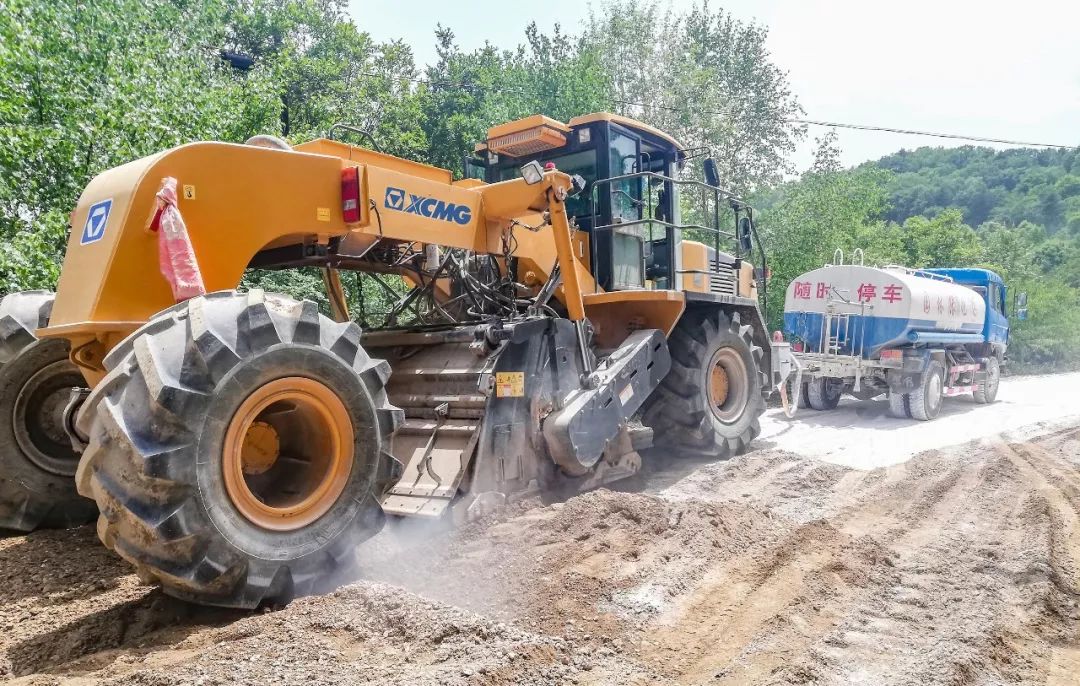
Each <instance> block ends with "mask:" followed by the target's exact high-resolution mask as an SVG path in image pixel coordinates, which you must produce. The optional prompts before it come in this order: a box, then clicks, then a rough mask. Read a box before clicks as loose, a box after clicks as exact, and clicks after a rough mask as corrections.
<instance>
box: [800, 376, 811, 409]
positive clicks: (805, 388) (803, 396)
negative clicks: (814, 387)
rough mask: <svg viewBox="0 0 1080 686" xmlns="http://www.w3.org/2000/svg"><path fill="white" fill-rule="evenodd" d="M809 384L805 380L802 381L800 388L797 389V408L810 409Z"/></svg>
mask: <svg viewBox="0 0 1080 686" xmlns="http://www.w3.org/2000/svg"><path fill="white" fill-rule="evenodd" d="M809 386H810V384H809V383H807V382H805V381H804V382H803V383H802V388H801V389H799V409H800V410H807V409H810V388H809Z"/></svg>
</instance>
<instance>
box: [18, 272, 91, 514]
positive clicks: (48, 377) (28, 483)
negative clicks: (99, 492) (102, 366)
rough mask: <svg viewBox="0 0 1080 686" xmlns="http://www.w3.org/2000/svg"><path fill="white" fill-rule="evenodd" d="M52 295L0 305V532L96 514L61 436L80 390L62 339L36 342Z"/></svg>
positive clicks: (31, 294) (32, 294)
mask: <svg viewBox="0 0 1080 686" xmlns="http://www.w3.org/2000/svg"><path fill="white" fill-rule="evenodd" d="M54 299H55V296H54V295H53V294H52V293H51V292H49V291H26V292H22V293H12V294H10V295H7V296H5V297H4V299H3V300H2V301H0V365H2V366H0V528H3V529H9V530H13V531H22V532H26V531H33V530H35V529H41V528H68V527H73V526H79V525H81V524H85V523H86V522H89V521H91V520H92V519H93V518H94V516H95V515H96V514H97V507H95V505H94V502H93V501H92V500H87V499H86V498H83V497H81V496H79V494H78V493H76V492H75V478H74V477H75V468H76V466H77V465H78V462H79V456H78V454H76V452H75V450H74V449H73V448H72V445H71V441H70V440H69V439H68V437H67V433H66V432H65V430H64V412H63V411H64V407H65V406H66V404H67V401H68V399H69V398H70V395H71V389H72V388H73V387H76V386H79V387H81V386H85V384H86V381H85V380H84V379H83V376H82V374H81V373H79V370H78V369H77V368H76V367H75V365H73V364H72V363H71V362H70V361H69V360H68V352H69V347H68V343H67V341H64V340H60V339H43V340H39V339H38V338H37V336H36V335H35V334H34V332H35V331H36V330H37V329H38V328H40V327H43V326H46V325H47V324H48V322H49V317H50V315H51V314H52V306H53V300H54Z"/></svg>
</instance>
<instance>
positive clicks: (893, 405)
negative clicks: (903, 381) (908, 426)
mask: <svg viewBox="0 0 1080 686" xmlns="http://www.w3.org/2000/svg"><path fill="white" fill-rule="evenodd" d="M889 414H891V415H892V416H893V417H896V418H897V419H911V411H910V410H909V409H908V394H907V393H897V392H896V391H892V390H890V391H889Z"/></svg>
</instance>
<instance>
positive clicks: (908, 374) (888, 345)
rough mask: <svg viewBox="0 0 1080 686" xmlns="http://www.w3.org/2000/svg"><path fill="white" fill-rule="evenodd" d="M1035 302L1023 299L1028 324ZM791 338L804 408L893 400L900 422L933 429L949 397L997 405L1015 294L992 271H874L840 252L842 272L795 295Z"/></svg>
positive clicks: (836, 267) (788, 304) (805, 281)
mask: <svg viewBox="0 0 1080 686" xmlns="http://www.w3.org/2000/svg"><path fill="white" fill-rule="evenodd" d="M859 255H860V253H859V251H856V259H858V261H860V262H861V259H860V257H859ZM1026 300H1027V298H1026V296H1025V295H1023V294H1021V295H1020V296H1018V297H1017V311H1016V315H1017V318H1019V319H1024V318H1025V317H1026V314H1027V312H1026V309H1024V308H1025V306H1026ZM784 330H785V334H786V336H787V337H788V339H789V340H790V341H791V342H792V347H793V349H794V350H795V351H796V352H795V355H794V356H795V359H796V360H797V361H798V362H799V364H800V365H801V367H802V376H801V381H799V382H797V384H798V385H797V387H796V389H795V393H796V395H797V399H796V400H795V402H796V404H797V405H798V406H799V407H809V408H813V409H815V410H829V409H832V408H834V407H836V406H837V403H839V401H840V398H841V396H843V395H845V394H847V395H851V396H854V397H856V398H859V399H861V400H867V399H870V398H875V397H878V396H880V395H883V394H887V395H888V399H889V410H890V413H891V414H892V415H893V416H895V417H908V418H911V419H918V420H923V421H925V420H930V419H933V418H934V417H936V416H937V415H938V413H939V412H940V411H941V405H942V400H943V398H945V397H947V396H955V395H963V394H971V395H972V397H973V398H974V400H975V402H977V403H991V402H993V401H994V399H995V398H996V396H997V391H998V382H999V379H1000V375H1001V370H1002V367H1003V366H1004V365H1005V360H1006V357H1005V352H1006V348H1007V345H1008V341H1009V320H1008V318H1007V315H1006V287H1005V283H1004V281H1002V279H1001V277H1000V276H998V275H997V274H995V273H994V272H992V271H990V270H987V269H974V268H957V269H909V268H907V267H900V266H885V267H868V266H864V265H863V264H854V263H851V264H844V263H843V254H842V253H840V252H839V251H837V256H836V258H835V259H834V263H833V264H827V265H825V266H824V267H822V268H820V269H815V270H813V271H809V272H806V273H805V274H802V275H801V276H799V277H797V278H796V279H794V280H793V281H792V282H791V284H790V285H789V286H788V289H787V294H786V297H785V300H784Z"/></svg>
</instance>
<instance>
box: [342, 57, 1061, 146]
mask: <svg viewBox="0 0 1080 686" xmlns="http://www.w3.org/2000/svg"><path fill="white" fill-rule="evenodd" d="M362 74H363V75H364V76H368V77H371V78H389V79H399V80H404V81H411V82H412V83H417V84H425V85H428V86H440V87H450V88H458V89H461V90H465V91H474V92H489V93H517V94H519V95H530V94H531V93H530V92H529V91H528V90H526V89H524V88H515V87H513V86H484V85H481V84H475V83H466V82H454V81H435V80H431V79H423V78H418V77H414V76H391V75H389V74H373V73H367V72H363V73H362ZM613 102H614V103H615V104H617V105H623V106H626V107H641V108H643V109H654V110H665V111H668V112H675V113H680V114H695V113H696V114H709V115H713V116H720V117H728V116H731V115H732V112H730V111H729V112H724V111H719V110H704V109H691V108H683V107H672V106H670V105H655V104H650V103H644V102H634V101H633V100H621V99H618V98H615V99H613ZM784 121H785V122H787V123H789V124H804V125H807V126H823V127H826V128H836V129H852V130H855V131H877V132H882V133H896V134H902V135H906V136H929V137H932V138H948V139H951V140H961V141H973V142H977V143H999V144H1002V145H1017V146H1023V147H1029V148H1060V149H1062V150H1069V149H1072V148H1076V147H1080V145H1064V144H1062V143H1036V142H1033V141H1019V140H1012V139H1009V138H992V137H989V136H976V135H968V134H961V133H943V132H940V131H922V130H919V129H902V128H897V127H892V126H876V125H872V124H849V123H846V122H836V121H823V120H820V119H800V118H796V117H785V118H784Z"/></svg>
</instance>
